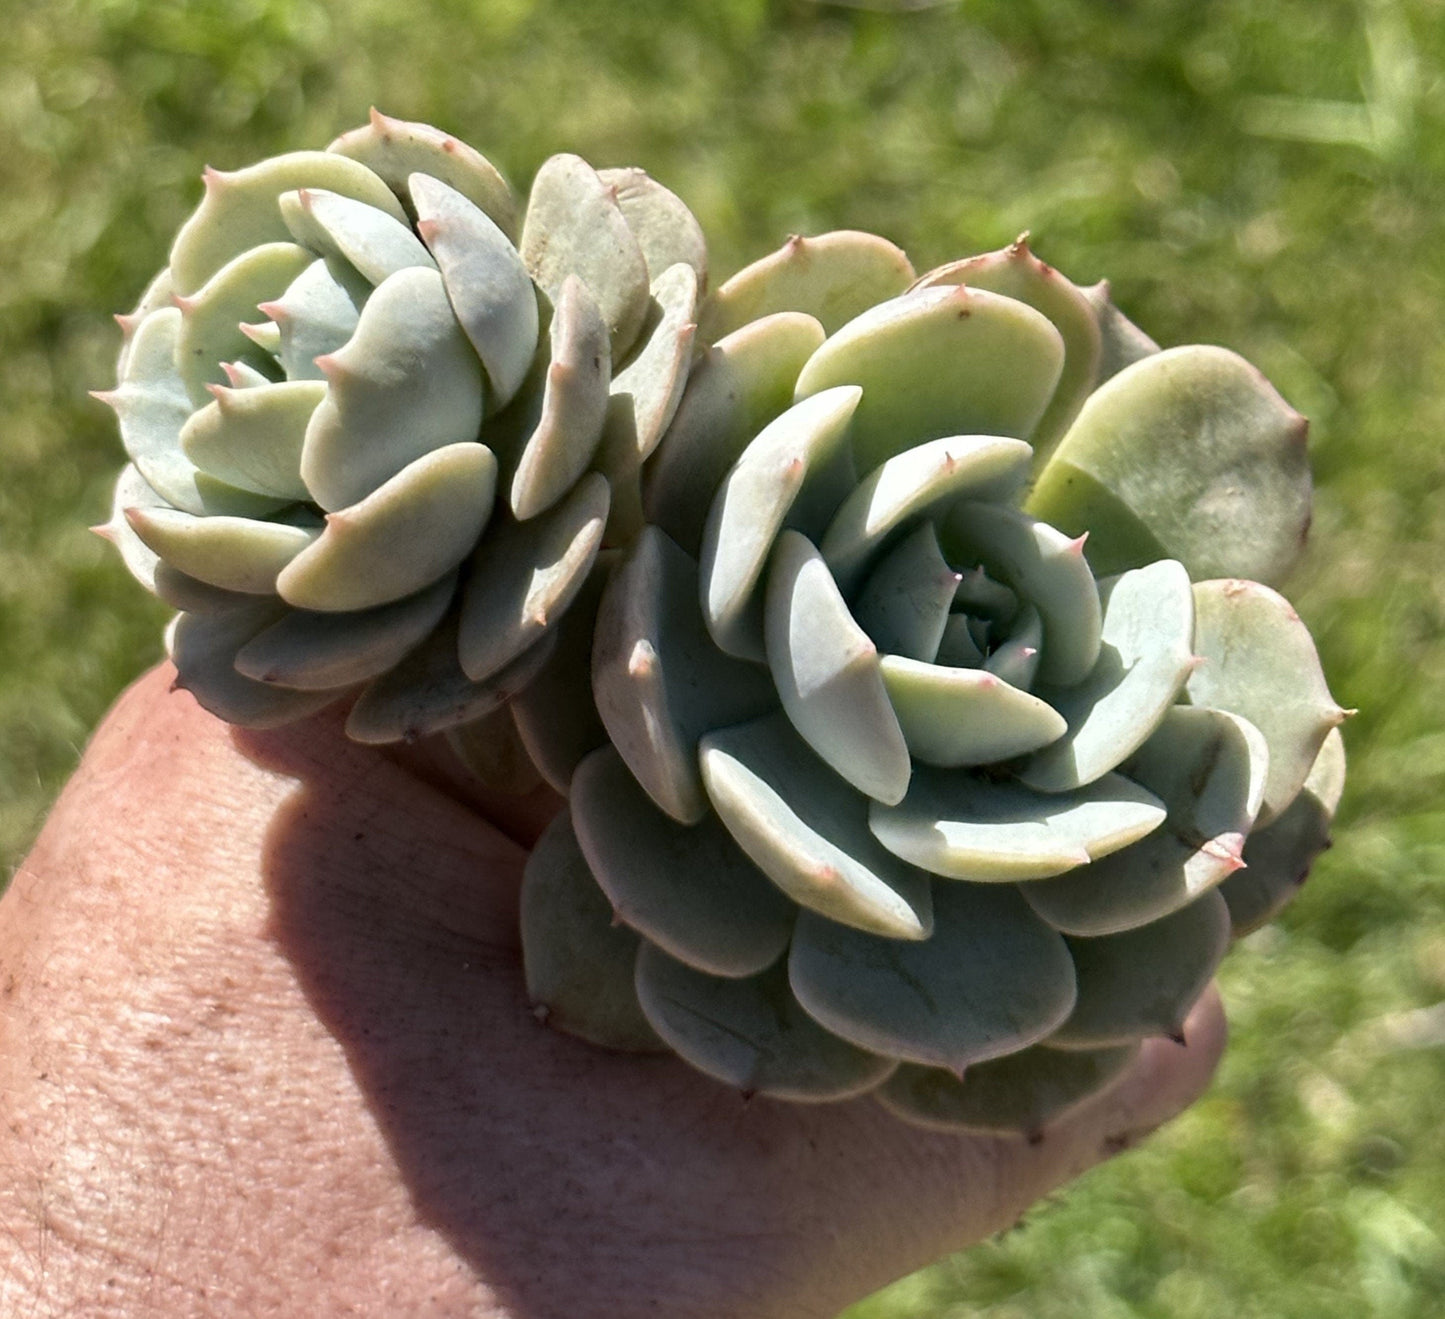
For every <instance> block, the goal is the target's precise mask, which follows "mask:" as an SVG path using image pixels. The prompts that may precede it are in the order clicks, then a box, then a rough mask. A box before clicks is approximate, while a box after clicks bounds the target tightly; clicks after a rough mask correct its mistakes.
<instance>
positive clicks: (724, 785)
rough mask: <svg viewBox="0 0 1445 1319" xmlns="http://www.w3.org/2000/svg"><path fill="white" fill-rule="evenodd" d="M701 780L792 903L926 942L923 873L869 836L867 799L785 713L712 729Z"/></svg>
mask: <svg viewBox="0 0 1445 1319" xmlns="http://www.w3.org/2000/svg"><path fill="white" fill-rule="evenodd" d="M700 748H701V750H700V756H701V761H702V777H703V782H704V783H705V784H706V786H707V794H708V797H709V798H710V799H711V801H712V804H713V806H714V808H715V809H716V810H717V813H718V815H719V816H720V817H721V818H722V822H723V824H725V825H726V826H727V829H728V832H729V833H731V834H732V836H733V837H734V838H735V839H736V840H737V842H738V845H739V846H740V847H741V848H742V849H743V851H744V852H746V853H747V854H748V855H749V856H750V857H752V859H753V860H754V861H755V862H756V863H757V864H758V866H759V867H760V868H761V869H762V870H763V871H764V872H765V873H766V874H767V875H768V876H769V877H770V878H771V879H772V881H773V882H774V883H775V884H777V886H778V887H779V888H780V889H782V890H783V892H785V893H786V894H788V896H789V897H791V898H792V899H793V900H794V901H795V902H798V903H801V904H802V905H803V906H805V907H809V908H812V909H814V910H816V911H819V912H821V913H823V914H824V915H827V916H829V917H831V918H832V919H833V920H835V921H840V922H843V923H845V924H847V925H850V926H856V927H857V928H859V929H864V930H871V931H873V932H875V933H877V934H880V935H883V936H884V937H886V938H887V939H890V940H903V941H908V940H913V939H926V938H928V936H929V931H930V929H931V928H932V917H931V908H930V905H929V885H928V881H927V878H926V877H925V876H924V875H922V874H920V873H919V872H918V871H917V870H915V869H914V868H913V867H912V866H909V865H906V864H904V863H903V862H902V861H900V860H899V859H898V858H897V857H895V856H892V855H890V854H889V853H888V852H886V851H884V850H883V848H881V847H879V846H878V844H877V842H876V841H875V840H874V839H873V838H872V837H871V836H870V835H869V833H868V826H867V821H866V818H865V815H864V799H863V798H862V797H861V796H859V795H858V794H857V793H856V792H854V791H852V790H851V789H850V788H849V787H848V786H847V785H846V784H845V783H843V782H842V780H840V779H839V778H837V776H835V775H833V774H831V773H829V772H828V771H827V769H826V767H825V766H824V765H823V763H822V761H820V760H818V759H817V757H816V756H815V755H814V754H813V752H812V751H811V750H810V749H809V748H808V746H807V744H806V743H805V742H803V741H802V739H801V738H799V737H798V735H797V734H796V733H795V732H794V731H793V729H792V726H791V725H790V724H789V723H788V722H787V720H786V719H784V718H783V717H782V716H781V715H771V716H769V717H768V718H766V719H759V720H755V721H754V722H752V723H748V724H740V725H738V726H737V727H735V728H726V729H721V730H719V731H717V732H713V733H709V734H708V735H707V736H706V737H704V738H703V739H702V741H701V743H700Z"/></svg>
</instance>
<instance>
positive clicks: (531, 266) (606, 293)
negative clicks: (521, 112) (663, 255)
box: [521, 155, 649, 362]
mask: <svg viewBox="0 0 1445 1319" xmlns="http://www.w3.org/2000/svg"><path fill="white" fill-rule="evenodd" d="M521 253H522V260H523V261H524V262H525V263H526V266H527V270H528V272H529V273H530V274H531V276H532V278H533V279H534V280H536V281H537V283H538V284H539V285H540V286H541V288H542V290H543V291H544V292H545V293H546V294H547V296H548V297H549V298H551V299H552V300H553V301H554V302H555V301H556V300H557V298H558V296H559V295H560V293H561V291H562V285H563V284H564V283H565V282H566V279H567V276H568V275H576V276H577V277H578V278H579V279H580V280H581V281H582V282H583V283H584V284H586V285H587V287H588V289H589V290H590V291H591V293H592V296H593V297H594V298H596V299H597V305H598V306H599V307H600V308H601V309H602V319H603V320H605V321H606V322H607V327H608V330H609V332H610V333H611V335H612V360H613V361H614V362H621V361H623V360H624V359H625V358H626V356H627V351H628V349H630V348H631V347H632V345H633V343H634V342H635V341H636V339H637V334H638V331H639V330H641V329H642V323H643V321H644V320H646V319H647V304H648V299H649V293H648V277H647V263H646V261H645V260H644V259H643V256H642V249H641V248H640V247H638V245H637V239H636V238H634V237H633V235H632V230H631V229H630V228H628V225H627V218H626V216H624V215H623V213H622V208H621V207H620V206H619V205H618V204H617V192H616V189H615V188H612V187H609V186H608V185H607V184H606V183H604V182H603V181H602V180H601V179H600V178H599V177H598V176H597V171H596V170H594V169H593V168H592V166H591V165H589V164H588V163H587V162H586V161H585V160H583V159H582V158H581V157H580V156H569V155H558V156H553V157H552V158H551V159H550V160H548V161H546V162H545V163H544V164H543V166H542V168H541V169H539V170H538V171H537V177H536V178H535V179H533V180H532V193H531V196H530V198H529V199H528V202H527V216H526V219H525V220H524V221H523V224H522V242H521Z"/></svg>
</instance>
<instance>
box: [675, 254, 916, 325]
mask: <svg viewBox="0 0 1445 1319" xmlns="http://www.w3.org/2000/svg"><path fill="white" fill-rule="evenodd" d="M912 278H913V267H912V265H911V264H910V263H909V260H908V258H907V257H906V256H905V255H904V254H903V252H902V251H901V250H900V249H899V248H896V247H894V245H893V244H892V243H890V242H888V240H887V239H884V238H879V237H878V235H877V234H868V233H862V232H860V231H858V230H856V229H841V230H838V231H836V232H834V233H827V234H819V235H818V236H817V237H816V238H803V237H800V236H798V235H796V234H795V235H794V236H793V237H792V238H790V239H788V241H787V242H786V243H784V244H783V246H782V247H781V248H779V249H778V250H777V251H776V252H774V253H772V255H770V256H765V257H764V258H763V259H762V260H761V261H755V262H753V264H752V265H750V266H746V267H744V268H743V269H742V270H740V271H738V273H737V274H736V275H734V276H733V277H732V278H731V279H730V280H728V281H727V283H725V284H724V285H723V286H722V287H721V288H720V289H718V291H717V292H716V293H714V294H713V296H712V297H711V298H710V299H709V300H708V302H707V304H706V305H705V306H704V308H703V315H702V323H701V326H700V333H701V334H702V337H703V339H704V340H708V341H712V340H717V339H720V338H722V337H723V336H724V335H725V334H731V333H732V332H733V331H735V330H737V329H738V328H739V327H741V326H743V325H746V324H747V323H748V322H749V321H755V320H758V319H759V318H760V317H763V316H771V315H774V314H776V313H778V312H803V313H805V314H807V315H809V316H813V317H816V318H817V320H818V321H820V322H821V323H822V325H823V328H824V329H825V330H826V331H827V332H828V333H829V334H832V333H833V331H835V330H837V329H838V328H839V327H840V326H842V325H845V324H846V323H847V322H848V321H851V320H852V319H853V318H854V317H855V316H859V315H861V314H862V313H863V312H864V311H866V310H867V309H868V308H869V307H872V306H874V305H875V304H876V303H879V302H882V301H884V300H885V299H887V298H892V297H895V296H896V295H898V294H900V293H902V292H903V290H904V289H906V288H907V287H908V283H909V281H910V280H911V279H912Z"/></svg>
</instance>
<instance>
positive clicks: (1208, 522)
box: [1027, 345, 1310, 582]
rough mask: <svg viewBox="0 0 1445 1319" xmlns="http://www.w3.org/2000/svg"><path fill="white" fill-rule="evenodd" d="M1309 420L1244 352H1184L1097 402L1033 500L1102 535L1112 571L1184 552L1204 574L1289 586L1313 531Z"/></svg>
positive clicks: (1067, 522) (1101, 555)
mask: <svg viewBox="0 0 1445 1319" xmlns="http://www.w3.org/2000/svg"><path fill="white" fill-rule="evenodd" d="M1306 429H1307V425H1306V422H1305V419H1304V418H1303V417H1301V416H1300V415H1299V414H1298V413H1297V412H1295V411H1294V410H1293V409H1292V408H1291V407H1290V406H1289V405H1288V404H1287V403H1286V402H1285V401H1284V400H1283V399H1282V398H1281V397H1280V396H1279V395H1278V394H1277V393H1276V392H1275V391H1274V389H1273V387H1272V386H1271V385H1270V384H1269V382H1268V381H1267V380H1265V378H1264V377H1263V376H1262V375H1261V374H1260V373H1259V372H1258V371H1257V370H1256V369H1255V368H1254V367H1252V366H1250V364H1249V363H1248V362H1246V361H1245V360H1244V359H1243V358H1242V357H1239V356H1238V355H1237V354H1235V353H1231V352H1229V351H1228V350H1227V349H1223V348H1210V347H1201V346H1197V345H1196V346H1192V347H1187V348H1174V349H1170V350H1168V351H1167V352H1162V353H1156V354H1154V355H1153V356H1150V357H1145V358H1142V359H1140V360H1139V361H1137V362H1135V363H1134V364H1133V365H1132V366H1129V367H1126V368H1125V369H1124V370H1123V371H1121V372H1120V373H1119V374H1118V375H1116V376H1114V377H1113V378H1112V379H1111V380H1109V381H1107V382H1106V383H1105V384H1104V385H1103V386H1102V387H1101V388H1100V389H1099V390H1098V391H1097V392H1095V393H1094V394H1093V395H1092V396H1091V397H1090V399H1089V401H1088V402H1087V403H1086V404H1085V405H1084V410H1083V411H1082V412H1081V413H1080V414H1079V418H1078V420H1077V421H1076V422H1075V423H1074V425H1073V426H1072V428H1071V429H1070V430H1069V433H1068V434H1067V435H1066V436H1065V437H1064V438H1063V440H1062V441H1061V442H1060V444H1059V447H1058V448H1057V449H1056V450H1055V452H1054V456H1053V458H1052V459H1050V461H1049V463H1048V464H1047V465H1046V466H1045V468H1044V470H1043V472H1042V473H1041V474H1040V476H1039V479H1038V483H1037V484H1036V485H1035V487H1034V490H1033V493H1032V495H1030V497H1029V501H1028V505H1027V507H1028V509H1029V511H1030V512H1031V513H1034V514H1036V515H1037V516H1038V517H1041V518H1044V519H1045V520H1046V521H1048V522H1052V523H1053V524H1054V525H1056V526H1059V527H1063V528H1065V529H1066V530H1069V531H1073V532H1083V531H1088V532H1089V534H1090V540H1089V557H1090V559H1091V561H1092V562H1093V564H1094V568H1095V570H1096V571H1097V572H1099V573H1100V574H1101V575H1102V574H1107V573H1115V572H1119V571H1122V570H1123V569H1125V568H1134V567H1138V566H1140V565H1141V564H1143V563H1148V562H1149V561H1151V560H1153V559H1160V558H1172V559H1178V560H1179V561H1180V562H1181V563H1183V564H1184V566H1185V567H1186V568H1187V569H1188V570H1189V575H1190V576H1191V577H1193V578H1195V579H1196V580H1197V579H1199V578H1201V577H1220V576H1226V575H1228V576H1239V577H1249V578H1253V579H1255V580H1257V581H1263V582H1278V581H1280V580H1281V579H1282V578H1283V577H1284V576H1285V575H1286V574H1287V573H1288V572H1289V569H1290V568H1291V567H1292V566H1293V564H1294V562H1295V559H1296V558H1297V557H1298V555H1299V552H1300V549H1301V547H1302V546H1303V544H1304V537H1305V531H1306V529H1307V528H1308V526H1309V515H1310V474H1309V463H1308V460H1307V458H1306V456H1305V434H1306Z"/></svg>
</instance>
